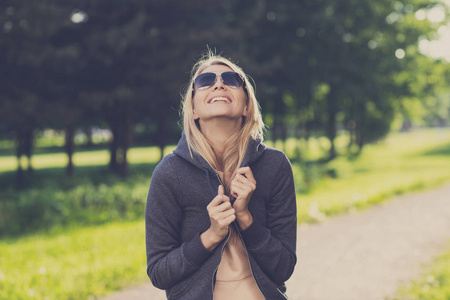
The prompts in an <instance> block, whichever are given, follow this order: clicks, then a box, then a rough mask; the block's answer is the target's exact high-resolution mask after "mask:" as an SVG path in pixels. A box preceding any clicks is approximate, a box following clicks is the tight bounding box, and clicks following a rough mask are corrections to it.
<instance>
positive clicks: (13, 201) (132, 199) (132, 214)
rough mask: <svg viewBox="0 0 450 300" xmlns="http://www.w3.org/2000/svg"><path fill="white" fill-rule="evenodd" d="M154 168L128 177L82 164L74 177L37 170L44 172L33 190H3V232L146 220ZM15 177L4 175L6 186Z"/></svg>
mask: <svg viewBox="0 0 450 300" xmlns="http://www.w3.org/2000/svg"><path fill="white" fill-rule="evenodd" d="M154 166H155V165H154V164H150V165H148V164H144V165H141V166H139V167H133V168H132V170H131V173H132V175H131V176H130V177H129V178H128V179H127V180H126V181H123V180H122V179H121V178H119V177H117V176H115V175H111V174H108V170H105V169H100V170H95V169H93V168H85V169H83V168H80V170H79V172H78V173H77V175H76V177H75V178H73V179H72V180H70V179H67V178H66V177H65V176H61V172H62V170H61V169H59V170H58V169H50V170H39V171H35V172H38V173H39V174H40V175H39V176H36V179H35V178H34V177H35V176H33V177H31V178H30V182H29V186H28V187H27V188H23V189H21V190H20V191H17V190H16V189H14V188H9V189H5V190H2V191H1V192H0V207H1V210H0V220H1V221H0V236H17V235H21V234H26V233H27V234H29V233H33V232H37V231H51V230H55V229H63V228H67V227H74V226H75V227H77V226H88V225H99V224H105V223H109V222H113V221H121V220H140V219H142V218H143V217H144V210H145V201H146V196H147V192H148V185H149V183H150V174H151V172H152V170H153V168H154ZM10 175H11V174H10V173H9V174H8V173H6V174H3V175H2V176H1V177H0V182H1V183H2V185H4V186H8V184H7V182H8V181H13V180H14V178H13V177H11V176H10Z"/></svg>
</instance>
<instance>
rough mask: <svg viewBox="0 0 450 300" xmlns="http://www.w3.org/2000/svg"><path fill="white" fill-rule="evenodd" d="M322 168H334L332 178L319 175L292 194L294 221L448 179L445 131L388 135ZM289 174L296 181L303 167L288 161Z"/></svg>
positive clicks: (449, 145) (449, 146)
mask: <svg viewBox="0 0 450 300" xmlns="http://www.w3.org/2000/svg"><path fill="white" fill-rule="evenodd" d="M324 168H326V169H327V170H334V172H335V173H337V178H331V177H326V176H325V177H321V178H320V179H318V180H317V182H315V183H314V184H313V185H312V188H311V190H310V191H309V193H308V194H299V195H298V197H297V198H298V199H297V201H298V219H299V220H300V222H311V221H320V220H322V219H323V218H326V217H327V216H331V215H334V214H337V213H341V212H343V211H350V212H351V211H355V210H357V209H361V208H365V207H368V206H370V205H373V204H376V203H380V202H382V201H385V200H386V199H388V198H390V197H392V196H395V195H398V194H403V193H406V192H411V191H415V190H419V189H425V188H432V187H436V186H438V185H440V184H442V183H444V182H448V181H450V172H449V170H450V130H448V129H446V130H439V129H437V130H436V129H435V130H422V131H419V132H415V133H399V134H392V135H390V136H389V137H388V138H387V139H386V140H385V141H382V142H379V143H377V144H373V145H367V146H366V148H365V149H364V152H363V153H362V155H361V156H360V157H359V158H358V159H357V160H355V161H349V160H348V159H346V158H345V157H339V158H337V159H336V160H334V161H332V162H331V163H329V164H327V165H325V166H324ZM294 173H295V174H296V182H297V186H301V185H302V184H303V183H302V181H303V179H304V178H302V176H303V177H304V174H305V168H303V169H302V168H301V167H299V166H294Z"/></svg>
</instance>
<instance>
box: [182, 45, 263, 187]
mask: <svg viewBox="0 0 450 300" xmlns="http://www.w3.org/2000/svg"><path fill="white" fill-rule="evenodd" d="M212 65H224V66H227V67H229V68H230V69H232V70H233V71H234V72H236V73H238V74H239V75H241V77H242V78H243V79H244V82H245V84H244V85H243V88H244V89H246V90H244V91H245V92H246V95H247V116H246V117H243V120H242V126H241V128H240V129H239V130H237V131H236V132H235V133H234V134H233V135H232V136H231V137H230V138H229V139H228V140H227V141H226V143H225V151H224V153H223V156H222V159H221V160H220V159H219V158H218V157H217V156H216V154H215V152H214V149H213V147H212V146H211V144H210V143H209V141H208V139H207V138H206V137H205V136H204V135H203V134H202V132H201V131H200V128H199V127H198V125H197V124H196V121H195V120H194V114H193V112H194V104H193V96H194V89H193V82H194V79H195V78H196V77H197V76H198V75H199V74H200V73H201V72H202V71H203V70H204V69H205V68H207V67H209V66H212ZM181 109H182V115H183V127H184V133H185V135H186V140H187V144H188V147H189V152H190V154H191V156H192V152H195V153H198V154H199V155H201V156H202V157H203V158H204V159H205V160H206V161H207V162H208V164H209V165H210V166H211V167H212V168H213V169H214V170H223V173H224V176H223V177H224V178H225V177H226V174H230V173H231V174H234V173H235V172H236V170H237V169H238V168H239V167H240V165H241V163H242V161H243V160H244V156H245V153H246V151H247V146H248V142H249V139H250V138H252V139H255V140H256V139H260V140H261V141H262V140H263V139H264V136H263V130H264V122H263V120H262V116H261V111H260V107H259V103H258V101H257V100H256V97H255V91H254V89H253V86H252V85H251V84H250V81H249V79H248V77H247V76H246V74H245V73H244V71H243V70H242V69H241V68H240V67H238V66H237V65H236V64H234V63H233V62H231V61H230V60H228V59H226V58H224V57H222V56H220V55H216V54H214V53H212V51H211V50H209V51H208V52H207V53H206V54H205V55H204V56H203V57H202V58H201V59H200V60H199V61H197V63H196V64H195V65H194V67H193V68H192V71H191V79H190V82H189V85H188V87H187V89H186V92H185V94H184V96H183V98H182V103H181ZM229 187H230V182H225V190H226V191H227V192H228V191H229Z"/></svg>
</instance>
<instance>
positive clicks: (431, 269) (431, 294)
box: [391, 242, 450, 300]
mask: <svg viewBox="0 0 450 300" xmlns="http://www.w3.org/2000/svg"><path fill="white" fill-rule="evenodd" d="M424 269H425V270H424V273H423V275H422V277H421V278H419V279H417V280H414V281H413V282H411V283H410V284H408V285H404V286H402V287H400V288H399V289H398V291H397V295H396V296H395V297H393V298H391V299H392V300H447V299H450V242H449V244H448V247H447V252H446V253H444V254H442V255H440V256H439V257H437V258H436V259H435V260H434V262H433V263H432V264H431V265H429V266H427V267H425V268H424Z"/></svg>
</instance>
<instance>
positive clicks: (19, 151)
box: [16, 130, 24, 188]
mask: <svg viewBox="0 0 450 300" xmlns="http://www.w3.org/2000/svg"><path fill="white" fill-rule="evenodd" d="M22 136H23V133H22V132H21V131H20V130H19V131H17V133H16V158H17V172H16V186H17V187H18V188H20V187H21V186H22V185H23V180H24V178H23V175H24V174H23V169H22V161H21V158H22V155H23V137H22Z"/></svg>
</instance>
